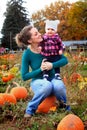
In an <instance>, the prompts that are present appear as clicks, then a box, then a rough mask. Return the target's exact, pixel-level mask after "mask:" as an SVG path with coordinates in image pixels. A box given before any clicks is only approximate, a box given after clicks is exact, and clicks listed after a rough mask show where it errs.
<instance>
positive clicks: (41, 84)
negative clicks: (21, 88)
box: [31, 80, 52, 95]
mask: <svg viewBox="0 0 87 130" xmlns="http://www.w3.org/2000/svg"><path fill="white" fill-rule="evenodd" d="M31 86H32V90H33V92H34V93H40V94H41V93H42V94H46V95H49V94H50V93H51V91H52V84H51V82H49V81H44V80H36V81H34V82H32V83H31Z"/></svg>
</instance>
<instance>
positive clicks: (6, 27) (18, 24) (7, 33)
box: [1, 0, 30, 49]
mask: <svg viewBox="0 0 87 130" xmlns="http://www.w3.org/2000/svg"><path fill="white" fill-rule="evenodd" d="M23 3H24V1H23V0H10V1H8V2H7V9H6V12H5V13H4V15H5V17H6V18H5V20H4V23H3V28H2V30H1V33H2V35H3V37H2V39H1V43H2V46H3V47H6V48H9V49H17V48H18V47H17V45H16V43H15V40H14V37H15V35H16V34H17V33H18V32H19V31H20V30H21V29H22V28H23V27H24V26H25V25H29V24H30V19H29V18H28V17H29V16H28V12H27V11H26V8H25V7H23V6H22V4H23Z"/></svg>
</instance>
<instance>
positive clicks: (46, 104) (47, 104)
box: [37, 96, 56, 113]
mask: <svg viewBox="0 0 87 130" xmlns="http://www.w3.org/2000/svg"><path fill="white" fill-rule="evenodd" d="M55 103H56V97H55V96H49V97H47V98H45V99H44V100H43V102H42V103H41V104H40V105H39V106H38V109H37V112H39V113H48V112H49V111H50V110H51V108H52V107H56V105H55Z"/></svg>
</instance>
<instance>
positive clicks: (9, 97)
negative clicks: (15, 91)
mask: <svg viewBox="0 0 87 130" xmlns="http://www.w3.org/2000/svg"><path fill="white" fill-rule="evenodd" d="M2 96H3V98H4V102H5V103H10V104H11V103H13V104H16V98H15V96H14V95H12V94H9V93H3V94H2Z"/></svg>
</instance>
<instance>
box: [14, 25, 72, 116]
mask: <svg viewBox="0 0 87 130" xmlns="http://www.w3.org/2000/svg"><path fill="white" fill-rule="evenodd" d="M41 41H42V37H41V34H40V33H39V32H38V30H37V29H36V28H35V27H32V26H25V27H24V28H23V29H22V30H21V31H20V33H18V34H17V35H16V43H17V44H18V46H20V47H23V46H24V47H25V46H26V47H27V48H26V49H25V50H24V52H23V55H22V65H21V75H22V79H23V80H24V81H26V80H29V79H32V80H31V83H30V86H31V88H32V91H33V92H34V96H33V98H32V100H31V101H30V102H29V103H28V105H27V108H26V113H25V115H24V117H31V116H32V115H33V114H34V113H35V111H36V110H37V108H38V105H39V104H40V103H41V102H42V101H43V100H44V99H45V98H46V97H47V96H49V95H51V94H54V95H55V96H56V98H57V99H58V100H59V101H62V102H64V103H66V102H67V99H66V88H65V86H64V84H63V82H62V80H57V79H55V78H54V75H55V72H54V68H56V67H62V66H64V65H66V64H67V63H68V61H67V58H66V57H65V56H63V55H61V59H60V60H59V61H56V62H54V63H50V62H44V60H43V56H42V55H41V54H40V52H39V50H40V49H39V43H40V42H41ZM30 67H31V69H32V71H30V69H29V68H30ZM43 70H51V71H50V74H49V75H50V78H49V80H46V81H44V79H43V73H42V72H43ZM66 109H67V110H69V109H70V107H69V106H68V107H67V106H66Z"/></svg>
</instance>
